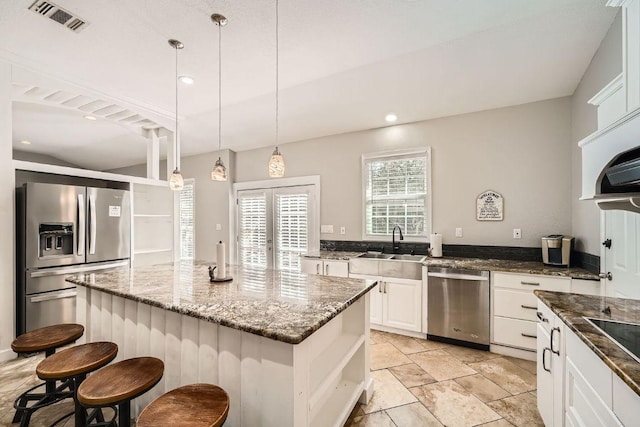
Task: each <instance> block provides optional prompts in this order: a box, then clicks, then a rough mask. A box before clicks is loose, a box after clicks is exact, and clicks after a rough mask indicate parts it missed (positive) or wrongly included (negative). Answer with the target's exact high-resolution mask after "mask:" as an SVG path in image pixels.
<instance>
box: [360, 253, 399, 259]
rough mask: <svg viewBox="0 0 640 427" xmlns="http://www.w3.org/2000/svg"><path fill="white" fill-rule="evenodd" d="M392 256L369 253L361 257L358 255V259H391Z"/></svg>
mask: <svg viewBox="0 0 640 427" xmlns="http://www.w3.org/2000/svg"><path fill="white" fill-rule="evenodd" d="M392 256H393V255H391V254H382V253H371V252H367V253H364V254H361V255H358V258H370V259H391V257H392Z"/></svg>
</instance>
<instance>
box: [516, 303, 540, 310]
mask: <svg viewBox="0 0 640 427" xmlns="http://www.w3.org/2000/svg"><path fill="white" fill-rule="evenodd" d="M520 307H522V308H526V309H527V310H537V309H538V307H533V306H531V305H524V304H520Z"/></svg>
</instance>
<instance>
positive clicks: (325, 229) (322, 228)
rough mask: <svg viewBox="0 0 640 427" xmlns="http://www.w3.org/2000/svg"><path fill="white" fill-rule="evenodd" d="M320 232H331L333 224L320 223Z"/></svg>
mask: <svg viewBox="0 0 640 427" xmlns="http://www.w3.org/2000/svg"><path fill="white" fill-rule="evenodd" d="M320 232H321V233H326V234H330V233H333V225H321V226H320Z"/></svg>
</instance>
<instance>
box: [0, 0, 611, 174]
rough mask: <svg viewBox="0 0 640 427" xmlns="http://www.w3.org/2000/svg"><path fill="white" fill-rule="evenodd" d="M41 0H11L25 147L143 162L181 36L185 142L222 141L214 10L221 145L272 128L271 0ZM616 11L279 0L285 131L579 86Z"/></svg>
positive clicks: (6, 11)
mask: <svg viewBox="0 0 640 427" xmlns="http://www.w3.org/2000/svg"><path fill="white" fill-rule="evenodd" d="M32 3H33V0H0V59H4V60H7V61H10V62H12V63H14V64H18V65H19V67H20V69H23V70H26V72H24V73H15V74H14V98H15V102H14V146H15V148H17V149H20V150H30V151H36V152H41V153H45V154H51V155H55V156H56V157H59V158H63V159H64V160H67V161H69V162H71V163H75V164H78V165H80V166H83V167H90V168H93V169H99V170H105V169H112V168H116V167H121V166H127V165H131V164H136V163H141V162H144V160H145V152H146V151H145V147H144V144H145V139H144V138H143V137H142V136H141V135H142V134H144V130H145V129H149V128H154V127H158V126H164V127H168V128H170V127H172V116H173V114H174V111H175V105H174V102H175V98H174V97H175V88H174V82H175V62H174V61H175V51H174V50H173V48H171V47H170V46H169V45H168V44H167V40H168V39H170V38H176V39H179V40H181V41H182V42H183V43H184V44H185V48H184V49H183V50H182V51H180V52H179V74H180V75H189V76H191V77H193V78H194V79H195V84H193V85H191V86H186V85H182V84H181V85H180V98H179V107H180V110H179V115H180V120H181V124H180V128H181V135H182V154H183V156H186V155H192V154H198V153H202V152H207V151H212V150H214V149H216V148H217V145H218V140H217V135H218V125H217V117H218V111H217V106H218V74H217V69H218V59H219V58H218V27H216V26H215V25H214V24H213V23H212V22H211V19H210V15H211V14H212V13H221V14H223V15H225V16H226V17H227V18H228V19H229V23H228V25H227V26H226V27H224V28H222V30H221V31H222V102H223V109H222V147H223V148H230V149H233V150H237V151H241V150H246V149H251V148H256V147H262V146H269V145H273V144H274V142H275V141H274V140H275V78H276V75H275V69H276V62H275V58H276V44H275V27H276V25H275V4H276V3H275V0H260V1H257V0H234V1H228V0H92V1H84V0H55V1H54V2H53V3H54V4H55V5H57V6H59V7H61V8H63V9H64V10H66V11H68V12H70V13H72V14H73V15H75V16H77V17H78V18H80V19H82V20H83V21H85V22H86V24H85V26H84V28H82V29H81V30H80V31H78V32H74V31H71V30H70V29H69V28H66V27H65V26H64V25H60V24H59V23H57V22H55V21H53V20H51V19H49V18H47V17H44V16H41V15H39V14H37V13H34V12H33V11H31V10H29V7H30V6H31V5H32ZM36 3H41V0H38V1H37V2H36ZM616 11H617V10H616V9H614V8H608V7H605V0H536V1H531V0H448V1H444V0H354V1H351V0H350V1H344V0H320V1H318V0H280V8H279V58H280V61H279V70H280V73H279V75H280V93H279V101H280V144H282V143H285V142H292V141H298V140H303V139H309V138H315V137H320V136H326V135H333V134H338V133H344V132H351V131H357V130H363V129H371V128H376V127H380V126H386V125H387V123H385V121H384V116H385V114H387V113H388V112H394V113H396V114H397V115H398V117H399V120H398V123H406V122H412V121H418V120H425V119H430V118H436V117H443V116H449V115H454V114H461V113H467V112H472V111H479V110H485V109H489V108H496V107H502V106H508V105H516V104H522V103H527V102H533V101H537V100H543V99H549V98H555V97H560V96H567V95H571V94H572V93H573V91H574V90H575V88H576V86H577V84H578V83H579V81H580V78H581V77H582V75H583V73H584V71H585V70H586V68H587V66H588V64H589V62H590V60H591V58H592V57H593V54H594V53H595V51H596V49H597V48H598V46H599V44H600V42H601V40H602V38H603V37H604V35H605V34H606V32H607V30H608V28H609V27H610V25H611V22H612V21H613V18H614V17H615V13H616ZM34 76H38V77H37V78H36V77H34ZM62 86H64V87H62ZM70 87H72V88H73V90H72V89H70ZM88 93H90V94H89V95H88ZM67 96H68V98H66V97H67ZM78 96H86V97H87V99H88V100H87V102H86V103H85V104H82V103H81V102H75V103H74V101H73V99H76V101H77V100H78V99H77V98H76V97H78ZM92 102H95V104H91V103H92ZM65 103H66V104H65ZM76 104H77V105H76ZM87 105H89V106H87ZM83 107H84V108H83ZM94 107H95V109H94V110H92V111H89V110H91V109H92V108H94ZM94 112H95V113H96V114H94V115H95V116H96V117H97V118H98V120H96V121H95V122H93V123H88V122H87V121H86V120H85V119H84V118H83V116H84V115H86V114H88V113H92V114H93V113H94ZM129 113H131V114H129ZM127 119H128V120H127ZM20 140H29V141H31V142H32V144H31V145H29V146H24V145H21V144H20V143H19V141H20Z"/></svg>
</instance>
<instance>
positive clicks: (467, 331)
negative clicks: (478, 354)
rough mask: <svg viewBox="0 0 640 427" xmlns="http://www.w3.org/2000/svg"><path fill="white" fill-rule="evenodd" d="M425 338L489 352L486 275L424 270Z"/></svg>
mask: <svg viewBox="0 0 640 427" xmlns="http://www.w3.org/2000/svg"><path fill="white" fill-rule="evenodd" d="M427 310H428V311H427V337H428V338H429V339H432V340H435V341H443V342H449V343H452V344H460V345H465V346H467V347H473V348H477V349H481V350H489V310H490V309H489V272H488V271H478V270H463V269H454V268H440V267H428V271H427Z"/></svg>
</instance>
